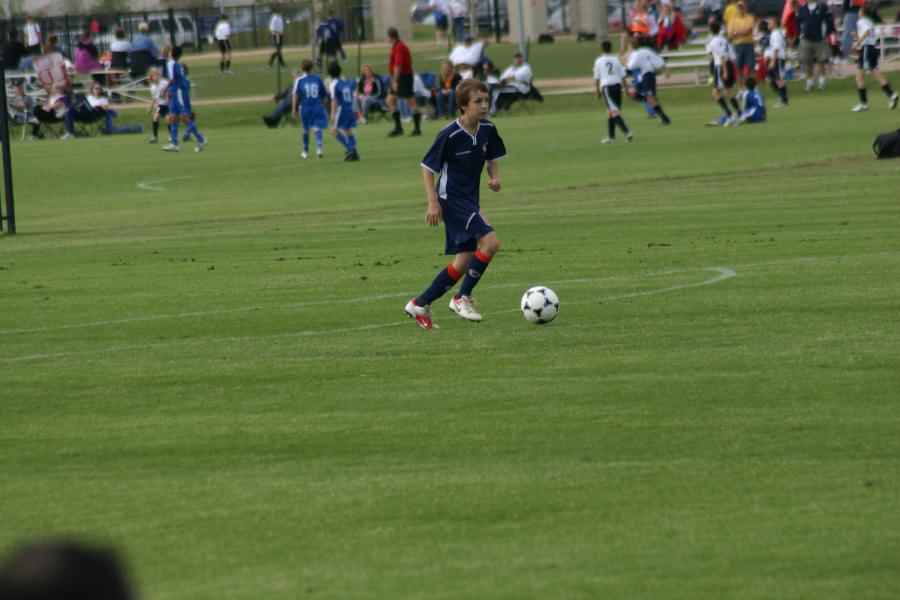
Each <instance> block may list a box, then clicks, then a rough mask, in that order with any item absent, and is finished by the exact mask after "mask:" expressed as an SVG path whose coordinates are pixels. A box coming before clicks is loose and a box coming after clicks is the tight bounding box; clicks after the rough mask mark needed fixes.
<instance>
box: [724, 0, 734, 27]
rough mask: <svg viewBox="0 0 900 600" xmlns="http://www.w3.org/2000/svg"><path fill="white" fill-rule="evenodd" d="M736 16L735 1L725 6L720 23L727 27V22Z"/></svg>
mask: <svg viewBox="0 0 900 600" xmlns="http://www.w3.org/2000/svg"><path fill="white" fill-rule="evenodd" d="M736 14H737V0H733V1H732V2H729V3H728V4H726V5H725V11H724V12H723V13H722V21H723V22H724V23H725V27H726V28H727V27H728V23H729V21H731V19H732V18H734V16H735V15H736Z"/></svg>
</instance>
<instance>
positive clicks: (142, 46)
mask: <svg viewBox="0 0 900 600" xmlns="http://www.w3.org/2000/svg"><path fill="white" fill-rule="evenodd" d="M149 32H150V25H148V24H147V23H144V22H141V23H139V24H138V34H137V35H136V36H134V39H133V40H131V51H132V52H147V53H149V54H150V56H151V57H153V60H154V61H155V62H157V63H162V64H164V63H165V59H164V58H163V59H162V60H160V59H161V57H160V54H159V49H158V48H157V47H156V44H155V43H154V42H153V38H151V37H150V36H149V35H148V33H149Z"/></svg>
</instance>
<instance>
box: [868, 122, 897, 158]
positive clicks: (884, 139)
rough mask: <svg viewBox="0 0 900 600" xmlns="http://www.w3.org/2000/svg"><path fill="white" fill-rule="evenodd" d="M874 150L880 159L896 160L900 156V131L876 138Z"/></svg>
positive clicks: (883, 134) (873, 145)
mask: <svg viewBox="0 0 900 600" xmlns="http://www.w3.org/2000/svg"><path fill="white" fill-rule="evenodd" d="M872 150H874V151H875V156H877V157H878V158H896V157H898V156H900V129H898V130H897V131H892V132H890V133H882V134H881V135H879V136H878V137H877V138H875V143H874V144H872Z"/></svg>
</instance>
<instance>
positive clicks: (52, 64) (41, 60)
mask: <svg viewBox="0 0 900 600" xmlns="http://www.w3.org/2000/svg"><path fill="white" fill-rule="evenodd" d="M34 72H35V74H36V75H37V79H38V81H39V82H40V84H41V86H42V87H44V88H47V89H49V88H50V87H52V86H53V85H55V84H57V83H62V84H63V85H64V86H65V89H67V90H68V89H69V88H70V87H71V86H72V80H71V79H70V78H69V71H68V70H67V69H66V59H65V58H63V55H62V54H60V53H58V52H53V53H51V54H44V55H43V56H40V57H38V58H36V59H35V60H34Z"/></svg>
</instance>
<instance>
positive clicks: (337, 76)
mask: <svg viewBox="0 0 900 600" xmlns="http://www.w3.org/2000/svg"><path fill="white" fill-rule="evenodd" d="M328 75H330V76H331V79H332V81H331V131H333V132H334V137H336V138H337V141H339V142H340V143H341V145H342V146H343V147H344V148H346V150H347V152H346V153H345V154H344V160H348V161H354V160H359V153H358V152H357V151H356V136H354V135H353V130H354V129H356V115H355V114H354V113H353V94H354V93H355V92H356V86H354V85H353V82H352V81H349V80H347V79H341V65H339V64H338V63H337V61H336V60H335V61H332V62H331V64H330V65H328Z"/></svg>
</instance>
